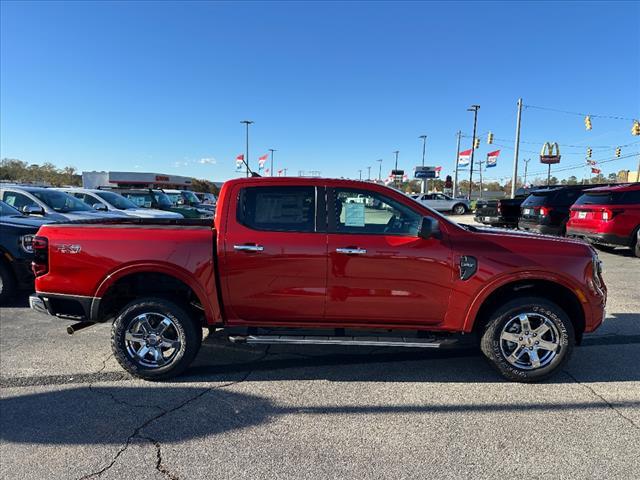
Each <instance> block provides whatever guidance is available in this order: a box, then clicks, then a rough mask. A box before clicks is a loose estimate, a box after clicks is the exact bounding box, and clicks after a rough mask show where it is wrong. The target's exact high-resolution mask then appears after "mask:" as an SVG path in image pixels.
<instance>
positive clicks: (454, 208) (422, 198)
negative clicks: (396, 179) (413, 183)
mask: <svg viewBox="0 0 640 480" xmlns="http://www.w3.org/2000/svg"><path fill="white" fill-rule="evenodd" d="M411 197H412V198H413V199H414V200H416V201H418V202H420V203H422V204H423V205H426V206H427V207H430V208H433V209H434V210H437V211H439V212H453V213H455V214H456V215H464V214H465V213H467V212H468V211H470V210H471V207H470V205H469V200H466V199H464V198H452V197H450V196H449V195H445V194H444V193H421V194H419V195H412V196H411Z"/></svg>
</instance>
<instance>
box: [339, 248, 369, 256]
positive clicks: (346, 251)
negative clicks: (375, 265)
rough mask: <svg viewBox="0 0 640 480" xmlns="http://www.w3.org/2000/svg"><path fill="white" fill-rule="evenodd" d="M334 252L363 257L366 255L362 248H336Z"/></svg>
mask: <svg viewBox="0 0 640 480" xmlns="http://www.w3.org/2000/svg"><path fill="white" fill-rule="evenodd" d="M336 252H338V253H344V254H345V255H365V254H366V253H367V251H366V250H365V249H364V248H336Z"/></svg>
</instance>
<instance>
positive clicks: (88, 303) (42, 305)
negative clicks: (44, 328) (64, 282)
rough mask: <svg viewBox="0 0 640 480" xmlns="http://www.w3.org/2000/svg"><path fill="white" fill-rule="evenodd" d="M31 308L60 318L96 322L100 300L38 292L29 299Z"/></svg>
mask: <svg viewBox="0 0 640 480" xmlns="http://www.w3.org/2000/svg"><path fill="white" fill-rule="evenodd" d="M29 307H31V309H32V310H34V311H36V312H38V313H44V314H48V315H52V316H54V317H58V318H64V319H69V320H79V321H83V320H84V321H89V322H96V321H97V316H98V315H97V313H98V309H99V307H100V298H97V297H82V296H77V295H60V294H54V293H44V292H36V293H34V294H33V295H31V296H30V297H29Z"/></svg>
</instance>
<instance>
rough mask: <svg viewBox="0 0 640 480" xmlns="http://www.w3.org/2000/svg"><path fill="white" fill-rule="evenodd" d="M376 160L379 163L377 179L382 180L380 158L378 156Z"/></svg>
mask: <svg viewBox="0 0 640 480" xmlns="http://www.w3.org/2000/svg"><path fill="white" fill-rule="evenodd" d="M376 162H378V163H379V164H380V165H379V166H378V181H380V182H381V181H382V159H381V158H379V159H378V160H376Z"/></svg>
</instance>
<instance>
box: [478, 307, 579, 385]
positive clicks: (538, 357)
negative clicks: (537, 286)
mask: <svg viewBox="0 0 640 480" xmlns="http://www.w3.org/2000/svg"><path fill="white" fill-rule="evenodd" d="M574 345H575V332H574V328H573V324H572V323H571V320H570V319H569V317H568V316H567V314H566V313H565V312H564V310H562V309H561V308H560V307H559V306H558V305H556V304H555V303H553V302H550V301H548V300H545V299H543V298H540V297H521V298H516V299H514V300H511V301H509V302H507V303H506V304H505V305H503V306H502V307H500V308H498V309H497V310H496V311H495V312H494V313H493V314H492V315H491V317H490V319H489V322H488V323H487V325H486V327H485V329H484V332H483V334H482V338H481V340H480V347H481V349H482V352H483V353H484V354H485V356H486V357H487V359H488V360H489V361H490V362H491V363H492V364H493V366H494V367H495V368H496V369H497V370H498V372H499V373H500V374H501V375H502V376H503V377H505V378H506V379H508V380H512V381H516V382H537V381H540V380H544V379H546V378H549V377H550V376H552V375H554V374H555V373H557V372H558V371H559V370H561V369H562V368H563V367H564V366H565V365H566V363H567V362H568V361H569V357H570V356H571V352H572V351H573V347H574Z"/></svg>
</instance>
